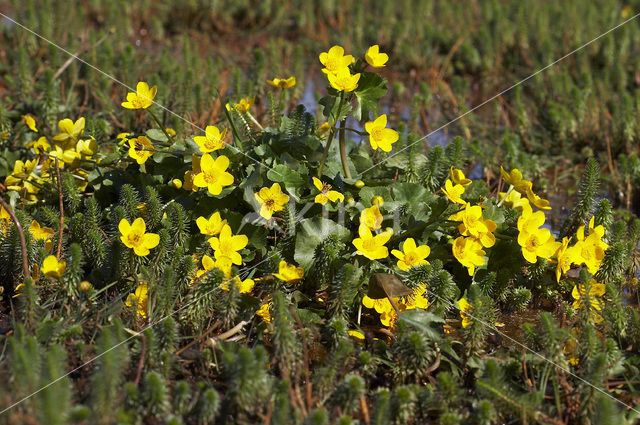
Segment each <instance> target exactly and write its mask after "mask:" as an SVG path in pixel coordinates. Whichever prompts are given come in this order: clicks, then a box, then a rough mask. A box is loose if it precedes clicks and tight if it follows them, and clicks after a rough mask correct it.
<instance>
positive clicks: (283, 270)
mask: <svg viewBox="0 0 640 425" xmlns="http://www.w3.org/2000/svg"><path fill="white" fill-rule="evenodd" d="M273 276H275V277H277V278H278V279H280V280H282V281H284V282H287V283H294V282H298V281H299V280H301V279H302V277H303V276H304V269H303V268H302V267H298V266H296V265H295V264H287V262H286V261H280V264H278V273H273Z"/></svg>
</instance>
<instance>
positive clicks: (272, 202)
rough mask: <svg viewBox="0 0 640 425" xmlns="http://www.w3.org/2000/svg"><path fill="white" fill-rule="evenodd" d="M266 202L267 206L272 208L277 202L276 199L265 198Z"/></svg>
mask: <svg viewBox="0 0 640 425" xmlns="http://www.w3.org/2000/svg"><path fill="white" fill-rule="evenodd" d="M264 204H265V205H266V206H267V208H269V209H271V208H273V206H274V205H275V204H276V201H275V200H273V199H265V201H264Z"/></svg>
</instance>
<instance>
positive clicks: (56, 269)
mask: <svg viewBox="0 0 640 425" xmlns="http://www.w3.org/2000/svg"><path fill="white" fill-rule="evenodd" d="M66 268H67V262H66V261H64V260H60V261H58V259H57V258H56V256H55V255H49V256H48V257H47V258H45V259H44V262H43V263H42V268H41V269H40V271H42V274H44V275H45V276H47V277H54V278H61V277H62V275H63V274H64V271H65V269H66Z"/></svg>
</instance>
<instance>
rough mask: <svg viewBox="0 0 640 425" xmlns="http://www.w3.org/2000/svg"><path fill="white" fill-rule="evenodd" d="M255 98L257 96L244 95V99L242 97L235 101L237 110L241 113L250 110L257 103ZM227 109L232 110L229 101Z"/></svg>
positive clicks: (234, 105)
mask: <svg viewBox="0 0 640 425" xmlns="http://www.w3.org/2000/svg"><path fill="white" fill-rule="evenodd" d="M255 100H256V97H255V96H254V97H243V98H242V99H240V101H239V102H238V103H234V104H233V107H234V108H235V109H236V111H238V112H241V113H245V112H249V110H250V109H251V107H252V106H253V104H254V103H255ZM227 111H231V105H229V104H228V103H227Z"/></svg>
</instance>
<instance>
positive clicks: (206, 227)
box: [196, 211, 227, 236]
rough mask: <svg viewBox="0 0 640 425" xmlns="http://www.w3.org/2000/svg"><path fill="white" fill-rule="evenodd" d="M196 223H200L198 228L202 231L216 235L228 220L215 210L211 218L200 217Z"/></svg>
mask: <svg viewBox="0 0 640 425" xmlns="http://www.w3.org/2000/svg"><path fill="white" fill-rule="evenodd" d="M196 224H197V225H198V229H200V233H202V234H203V235H207V236H216V235H218V234H219V233H220V231H222V228H223V227H224V225H225V224H227V220H223V219H222V218H221V217H220V213H219V212H218V211H216V212H214V213H213V214H211V216H209V218H208V219H207V218H204V217H198V218H197V219H196Z"/></svg>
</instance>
